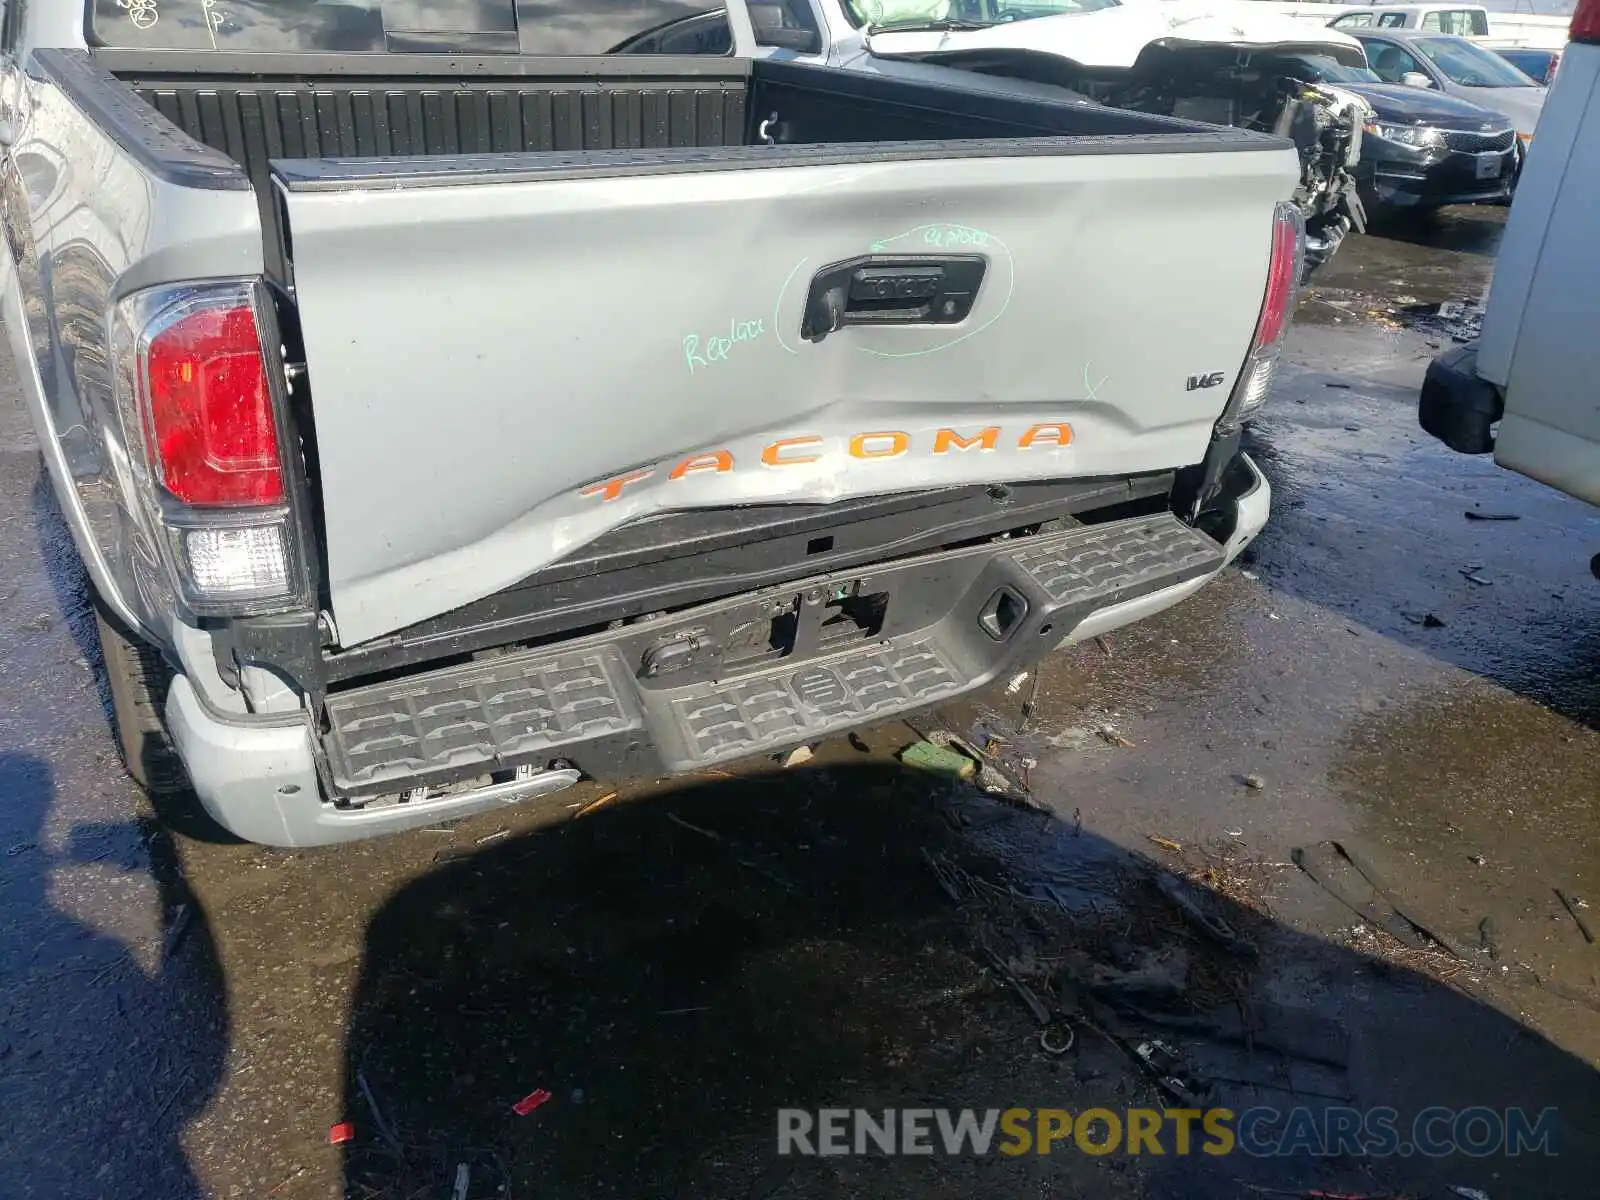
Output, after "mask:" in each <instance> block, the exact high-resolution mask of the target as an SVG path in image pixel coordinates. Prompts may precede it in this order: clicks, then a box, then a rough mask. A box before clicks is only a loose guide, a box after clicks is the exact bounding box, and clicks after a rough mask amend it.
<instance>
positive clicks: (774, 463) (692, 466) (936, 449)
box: [578, 421, 1072, 504]
mask: <svg viewBox="0 0 1600 1200" xmlns="http://www.w3.org/2000/svg"><path fill="white" fill-rule="evenodd" d="M923 436H924V437H925V436H926V435H923ZM1000 436H1001V427H1000V426H998V425H990V426H988V427H986V428H983V429H976V430H973V431H972V432H971V433H969V434H967V433H962V432H961V431H959V430H955V429H936V430H934V431H933V435H932V438H931V441H928V440H925V441H923V442H922V443H921V444H920V445H919V444H918V438H917V437H916V436H913V435H912V434H910V433H907V432H906V431H905V430H902V429H871V430H868V431H866V432H865V433H855V434H850V435H848V436H845V437H840V438H837V439H825V438H822V437H819V436H818V435H816V434H814V433H803V434H797V435H795V436H794V437H785V438H778V439H777V440H776V441H772V442H768V443H767V444H766V445H765V446H763V447H762V448H761V451H760V454H759V455H758V457H759V458H760V460H761V464H762V465H763V466H766V467H775V468H779V469H781V468H784V467H803V466H805V465H807V464H808V463H815V462H821V461H822V459H823V458H824V457H826V452H827V451H828V449H829V447H830V445H831V446H832V453H833V454H835V455H837V454H839V453H840V451H841V449H842V451H843V453H844V454H845V455H846V456H848V457H849V458H854V459H857V460H862V461H870V460H872V459H880V458H900V457H902V456H904V455H907V454H917V453H919V452H920V453H922V454H925V455H927V456H928V457H929V458H933V457H934V456H937V457H939V458H948V457H949V455H950V453H951V451H953V450H961V451H967V450H979V451H988V450H996V449H998V448H999V447H1000ZM1013 436H1015V438H1016V441H1015V443H1014V444H1015V447H1016V449H1017V450H1019V451H1022V450H1059V449H1062V448H1064V447H1067V446H1070V445H1072V426H1071V425H1069V424H1067V423H1066V422H1065V421H1047V422H1043V423H1041V424H1037V425H1029V426H1028V427H1027V428H1026V429H1024V430H1023V431H1022V432H1021V433H1020V434H1015V435H1013ZM1008 440H1009V439H1008ZM669 461H670V460H669ZM662 465H663V466H665V464H662ZM737 465H738V463H737V460H736V458H735V456H734V453H733V451H732V450H727V449H715V450H699V451H696V452H695V453H693V454H688V455H685V456H684V457H683V458H681V459H679V460H678V461H677V464H676V465H675V466H674V467H673V468H672V469H671V470H670V471H668V472H667V476H666V477H667V479H668V481H669V482H677V481H678V480H681V479H686V478H688V477H689V476H691V475H724V474H726V473H727V472H729V471H732V470H735V469H736V467H737ZM655 473H656V472H655V468H654V467H644V468H640V469H639V470H636V471H629V472H627V473H626V474H623V475H618V476H616V477H614V478H611V479H602V480H598V481H596V482H595V483H591V484H589V485H588V486H587V487H585V488H583V489H582V490H581V491H579V493H578V494H579V495H580V496H582V497H584V498H585V499H593V498H596V497H598V498H599V500H600V502H601V503H603V504H609V503H610V502H611V501H613V500H616V499H618V498H620V497H621V495H622V493H623V491H624V489H626V488H627V487H628V486H629V485H630V484H635V483H639V482H641V481H642V480H645V479H648V478H650V477H651V476H652V475H654V474H655Z"/></svg>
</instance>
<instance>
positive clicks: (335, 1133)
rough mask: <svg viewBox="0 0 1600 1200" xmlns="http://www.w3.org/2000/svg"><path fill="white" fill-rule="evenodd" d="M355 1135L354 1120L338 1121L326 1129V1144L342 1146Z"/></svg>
mask: <svg viewBox="0 0 1600 1200" xmlns="http://www.w3.org/2000/svg"><path fill="white" fill-rule="evenodd" d="M355 1136H356V1123H355V1122H354V1121H340V1122H339V1123H338V1124H337V1125H334V1126H332V1127H331V1128H330V1129H329V1130H328V1145H330V1146H342V1145H344V1144H345V1143H346V1142H349V1141H353V1140H354V1139H355Z"/></svg>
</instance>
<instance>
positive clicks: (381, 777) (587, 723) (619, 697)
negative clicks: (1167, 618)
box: [324, 514, 1222, 795]
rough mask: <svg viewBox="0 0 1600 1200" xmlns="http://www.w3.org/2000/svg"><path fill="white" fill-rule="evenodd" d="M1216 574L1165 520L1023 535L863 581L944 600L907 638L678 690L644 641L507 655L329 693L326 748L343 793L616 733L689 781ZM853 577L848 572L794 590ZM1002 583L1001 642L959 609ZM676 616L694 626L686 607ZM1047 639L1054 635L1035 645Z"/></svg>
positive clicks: (978, 679)
mask: <svg viewBox="0 0 1600 1200" xmlns="http://www.w3.org/2000/svg"><path fill="white" fill-rule="evenodd" d="M1221 563H1222V550H1221V547H1219V546H1218V545H1217V543H1216V542H1214V541H1212V540H1211V539H1210V538H1208V537H1206V536H1205V535H1204V534H1202V533H1200V532H1198V531H1197V530H1194V529H1191V528H1190V527H1189V526H1187V525H1185V524H1183V523H1182V522H1181V521H1179V520H1177V518H1176V517H1173V516H1172V515H1170V514H1162V515H1160V516H1155V517H1140V518H1134V519H1131V520H1125V521H1115V522H1107V523H1105V524H1102V525H1091V526H1086V527H1081V528H1075V529H1071V530H1068V531H1066V532H1063V533H1059V534H1050V535H1044V536H1038V537H1033V538H1028V539H1026V540H1025V541H1022V542H1020V543H1018V544H1017V545H1016V546H1015V547H1014V548H1012V547H1011V546H1010V544H1009V543H1006V542H996V543H991V544H989V545H986V546H979V547H970V548H967V549H963V550H958V551H952V552H949V553H947V554H943V555H934V556H929V557H927V558H924V559H919V560H915V561H913V562H909V563H899V564H892V565H889V566H886V567H882V568H879V569H877V570H874V571H870V572H866V574H869V575H871V576H872V578H873V579H874V580H875V582H876V584H877V585H882V584H883V583H884V581H886V580H887V581H890V583H893V584H896V585H897V586H898V587H900V588H903V589H914V588H918V587H919V586H920V587H922V588H924V590H925V589H926V588H927V587H940V588H943V589H944V590H945V592H946V593H947V599H948V604H947V605H938V606H935V607H936V608H938V609H940V610H941V611H942V612H943V614H944V615H942V616H940V617H937V618H936V619H935V620H933V621H932V622H930V623H929V624H928V625H927V627H926V628H923V629H920V630H917V631H914V632H909V633H905V634H903V635H901V636H897V637H889V638H885V639H883V640H880V641H874V642H866V643H858V644H857V645H855V646H853V647H851V648H849V649H846V650H840V651H837V652H835V653H832V654H830V655H828V656H827V657H822V658H811V659H808V660H806V661H802V662H797V663H785V662H783V661H781V660H780V661H779V662H777V663H775V664H766V665H761V666H756V667H752V668H748V669H746V670H745V671H743V672H740V673H737V674H735V675H733V676H731V677H724V678H720V679H715V680H704V681H701V682H697V683H688V684H686V685H684V686H681V687H677V688H674V687H671V686H670V685H668V686H662V684H661V682H660V681H651V682H650V683H649V684H647V685H645V684H641V683H640V682H638V681H636V680H635V678H634V675H633V671H632V669H631V666H630V664H631V663H633V662H636V661H638V659H637V654H636V649H637V645H638V642H639V638H640V637H641V636H652V635H650V634H648V633H645V634H641V633H639V632H636V631H630V630H626V629H625V630H619V631H617V633H615V634H607V635H603V637H604V638H605V640H603V641H601V642H599V643H598V644H593V643H592V644H591V645H590V646H589V647H588V648H585V649H582V650H570V651H566V652H563V653H554V654H552V653H550V652H548V651H537V650H536V651H527V652H523V653H515V654H507V655H504V656H501V657H498V658H492V659H486V660H482V661H479V662H474V663H467V664H464V665H462V666H458V667H451V668H447V669H445V670H442V671H435V672H430V673H428V674H424V675H417V676H413V677H411V678H409V679H406V680H402V681H399V682H395V683H381V684H373V685H370V686H367V687H363V688H357V689H354V690H352V691H348V692H343V693H339V694H337V695H334V696H332V697H330V698H329V700H328V702H327V705H326V715H327V720H328V726H329V730H328V733H327V734H326V736H325V738H324V747H325V749H326V752H327V758H328V764H329V768H330V770H331V774H332V779H333V783H334V785H335V787H336V788H337V789H338V790H339V791H341V792H342V793H344V794H368V795H370V794H373V793H375V792H379V791H383V790H390V791H393V790H398V789H399V788H402V787H410V786H415V785H416V784H417V783H425V782H430V781H432V780H436V779H441V778H452V777H457V778H458V777H462V776H463V775H467V774H472V773H474V772H477V773H482V772H484V771H490V770H497V769H503V768H505V767H508V766H513V765H517V764H518V763H521V762H543V761H548V760H549V759H551V758H554V757H562V756H570V757H572V758H573V759H574V760H575V761H576V762H577V763H578V765H579V766H584V765H585V764H584V761H583V755H582V754H581V753H579V751H580V750H581V749H582V748H583V747H584V746H585V745H588V744H592V743H595V742H596V741H598V740H599V739H615V738H617V737H618V735H640V736H638V740H639V741H643V742H649V743H652V744H654V746H655V748H656V753H657V755H658V756H659V761H660V762H661V764H662V766H664V767H665V768H666V769H667V770H669V771H685V770H690V769H693V768H695V767H702V766H707V765H710V764H712V763H718V762H726V761H728V760H731V759H736V758H741V757H744V756H746V755H750V754H757V753H761V752H763V751H768V750H775V749H779V748H781V747H784V746H789V745H794V744H797V743H799V742H806V741H815V740H817V739H818V738H821V737H825V736H827V735H829V734H834V733H839V732H842V731H844V730H847V729H851V728H855V727H857V726H860V725H864V724H868V723H870V722H872V721H875V720H880V719H883V718H885V717H889V716H893V715H895V714H897V713H903V712H910V711H912V710H914V709H918V708H923V707H926V706H927V705H929V704H933V703H937V702H939V701H941V700H946V699H948V698H950V697H952V696H955V695H958V694H960V693H961V692H964V691H968V690H970V689H972V688H974V687H976V686H979V685H981V684H983V683H985V682H987V681H988V680H990V679H993V678H995V677H996V676H997V675H999V674H1000V673H1001V672H1002V671H1004V670H1006V669H1008V668H1014V667H1016V666H1019V665H1021V664H1022V663H1024V662H1027V661H1030V660H1031V659H1032V658H1034V657H1037V655H1038V654H1039V653H1040V652H1042V651H1044V650H1046V649H1048V648H1049V647H1051V646H1054V645H1055V644H1056V642H1057V641H1059V640H1060V638H1062V637H1064V636H1066V635H1067V634H1068V633H1069V632H1070V631H1071V628H1072V626H1073V625H1075V624H1076V623H1077V622H1078V621H1081V620H1082V619H1083V618H1084V617H1086V616H1088V615H1089V614H1090V613H1091V612H1093V611H1095V610H1096V609H1099V608H1104V607H1107V606H1109V605H1112V604H1116V603H1120V602H1121V601H1123V600H1127V599H1131V598H1134V597H1137V596H1141V595H1145V594H1148V593H1150V592H1153V591H1157V590H1159V589H1161V588H1164V587H1170V586H1172V585H1174V584H1178V583H1182V582H1184V581H1186V580H1188V579H1192V578H1195V577H1196V576H1199V575H1203V574H1208V573H1209V572H1211V571H1213V570H1215V569H1216V568H1217V567H1219V566H1220V565H1221ZM849 582H850V577H849V576H841V577H840V578H839V579H838V580H831V579H830V580H821V581H808V582H806V583H803V584H796V585H793V589H794V590H796V591H799V590H803V589H811V590H814V589H816V588H818V587H820V588H822V589H823V590H827V589H828V588H829V587H830V586H831V585H833V584H835V583H839V584H848V583H849ZM1000 585H1004V586H1007V587H1010V588H1012V589H1014V590H1016V591H1019V592H1021V593H1022V594H1024V595H1025V596H1026V597H1027V598H1028V602H1029V605H1030V613H1029V617H1028V619H1027V620H1026V621H1024V622H1023V623H1022V625H1023V627H1022V628H1019V629H1017V630H1014V631H1012V632H1010V633H1008V634H1007V636H1006V637H1005V638H1004V639H1003V640H994V639H992V638H990V637H989V636H987V635H986V634H985V633H984V632H983V631H982V630H981V629H980V628H979V627H978V624H977V621H976V618H975V616H972V617H970V618H969V616H968V614H975V613H976V612H977V611H978V609H979V607H981V606H982V604H983V603H984V600H985V599H986V598H987V597H988V596H989V595H990V594H991V593H992V592H993V590H994V589H995V588H996V587H997V586H1000ZM780 590H788V589H780ZM745 599H748V598H745ZM708 607H714V606H708ZM672 620H673V622H674V623H677V624H681V625H683V626H685V627H688V626H689V625H692V624H693V623H694V621H695V613H692V612H691V613H681V614H677V615H676V616H675V617H674V618H673V619H672ZM1047 631H1053V632H1054V633H1055V635H1056V636H1055V637H1054V638H1051V639H1049V640H1048V641H1047V640H1045V639H1044V638H1042V637H1040V636H1037V635H1038V634H1041V633H1045V632H1047ZM1035 643H1037V646H1036V647H1035V645H1034V644H1035Z"/></svg>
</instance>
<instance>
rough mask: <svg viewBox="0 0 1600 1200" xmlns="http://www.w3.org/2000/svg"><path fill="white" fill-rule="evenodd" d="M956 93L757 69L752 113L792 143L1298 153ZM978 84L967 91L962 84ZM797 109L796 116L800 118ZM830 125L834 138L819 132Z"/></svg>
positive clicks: (1030, 101) (1064, 102) (1073, 106)
mask: <svg viewBox="0 0 1600 1200" xmlns="http://www.w3.org/2000/svg"><path fill="white" fill-rule="evenodd" d="M950 74H951V81H950V82H949V83H932V82H929V81H926V80H916V81H912V80H908V79H901V78H898V77H896V76H893V75H877V74H872V73H870V72H865V71H844V70H838V69H835V68H830V67H816V66H810V65H807V64H801V63H793V62H786V61H783V60H781V59H758V60H757V61H756V62H755V64H754V71H753V75H752V80H753V83H752V94H751V97H750V102H751V105H752V107H754V108H761V109H765V108H766V107H768V106H771V107H775V108H776V109H777V111H778V112H779V113H780V114H781V115H782V117H783V124H784V126H785V133H786V135H787V136H786V137H780V138H779V139H778V140H779V141H785V140H787V141H793V142H802V143H804V142H822V141H843V142H874V141H904V140H910V139H917V140H924V139H926V140H933V139H938V138H948V137H950V136H952V129H951V126H952V125H954V126H955V127H956V130H957V131H958V132H956V136H961V137H968V138H980V137H981V138H989V137H999V138H1004V137H1015V136H1018V135H1024V136H1026V135H1032V136H1049V135H1051V134H1055V135H1063V134H1069V135H1072V136H1074V137H1082V136H1085V135H1089V136H1097V135H1098V136H1106V135H1111V136H1117V137H1122V136H1126V135H1149V134H1163V133H1165V134H1187V135H1191V136H1192V135H1196V134H1199V135H1203V137H1204V139H1205V141H1206V143H1207V145H1206V146H1205V147H1202V148H1210V143H1212V142H1218V141H1220V142H1224V143H1237V145H1232V146H1229V145H1224V146H1222V147H1221V148H1223V149H1254V150H1260V149H1264V148H1265V147H1267V146H1269V145H1270V146H1273V148H1283V147H1289V146H1292V145H1293V143H1292V142H1290V141H1288V140H1287V139H1280V138H1275V137H1272V136H1271V135H1269V134H1263V133H1256V132H1254V131H1251V130H1246V129H1222V128H1219V127H1217V126H1214V125H1202V124H1201V123H1199V122H1197V121H1188V120H1184V119H1183V118H1181V117H1167V116H1161V115H1159V114H1156V113H1144V112H1133V111H1130V110H1128V109H1122V108H1113V107H1111V106H1109V105H1105V104H1097V103H1095V102H1093V101H1090V100H1086V99H1084V98H1083V97H1080V96H1076V95H1075V94H1073V93H1070V92H1067V91H1065V90H1063V91H1062V93H1061V96H1060V98H1059V99H1047V98H1045V97H1042V96H1016V95H1010V94H1006V93H1003V92H999V91H996V90H994V89H995V88H996V87H997V86H998V85H997V83H996V82H995V81H994V80H992V79H991V78H990V77H987V76H983V75H969V74H967V73H965V72H958V71H956V70H955V69H951V72H950ZM964 76H965V77H966V78H969V79H971V83H970V84H963V83H958V82H956V80H958V79H962V78H963V77H964ZM791 109H792V112H791ZM819 125H825V128H819V127H818V126H819Z"/></svg>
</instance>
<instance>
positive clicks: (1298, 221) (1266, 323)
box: [1224, 203, 1306, 421]
mask: <svg viewBox="0 0 1600 1200" xmlns="http://www.w3.org/2000/svg"><path fill="white" fill-rule="evenodd" d="M1305 253H1306V227H1305V220H1304V219H1303V218H1302V217H1301V216H1300V210H1299V209H1297V208H1295V206H1294V205H1292V204H1287V203H1284V204H1279V205H1278V208H1277V211H1276V213H1275V214H1274V216H1273V222H1272V249H1271V252H1270V257H1269V258H1268V260H1267V291H1266V295H1265V296H1263V297H1262V300H1261V313H1260V315H1259V316H1257V318H1256V332H1255V337H1254V338H1252V339H1251V341H1250V354H1249V356H1248V357H1247V358H1246V359H1245V363H1244V370H1242V371H1240V372H1239V380H1238V382H1237V383H1235V384H1234V386H1233V395H1232V396H1231V397H1230V398H1229V401H1228V407H1227V409H1226V410H1225V415H1224V420H1225V421H1227V420H1230V419H1231V420H1242V419H1243V418H1245V417H1247V416H1249V415H1250V414H1251V413H1253V412H1254V411H1255V410H1256V409H1258V408H1260V407H1261V406H1262V404H1264V403H1266V399H1267V395H1268V393H1270V392H1271V391H1272V377H1273V375H1274V374H1275V373H1276V371H1277V367H1278V351H1279V349H1280V347H1281V346H1282V344H1283V335H1284V334H1285V333H1286V332H1287V331H1288V329H1289V318H1290V317H1291V316H1292V315H1293V313H1294V303H1295V298H1296V296H1297V295H1298V294H1299V291H1300V272H1301V270H1302V269H1303V267H1304V264H1305Z"/></svg>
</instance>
